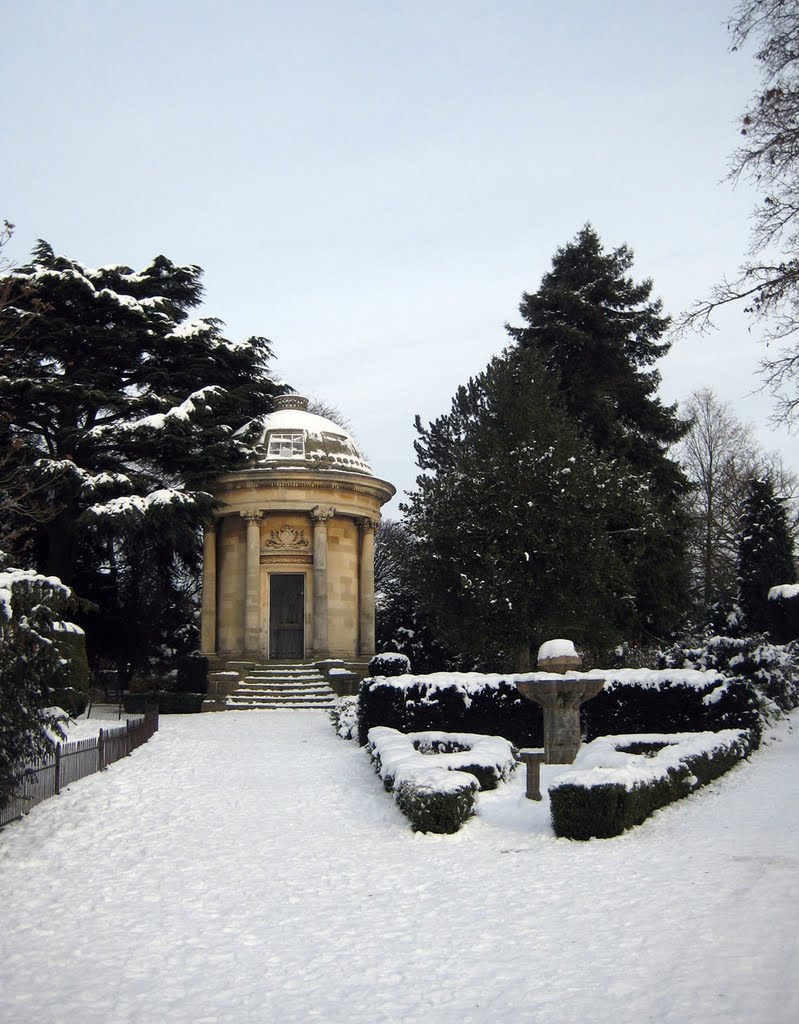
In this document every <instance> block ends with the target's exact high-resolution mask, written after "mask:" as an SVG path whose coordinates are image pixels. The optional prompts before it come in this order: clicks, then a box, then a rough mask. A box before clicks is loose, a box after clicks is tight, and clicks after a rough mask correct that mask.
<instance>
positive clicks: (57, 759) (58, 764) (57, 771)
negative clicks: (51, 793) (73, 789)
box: [55, 743, 61, 796]
mask: <svg viewBox="0 0 799 1024" xmlns="http://www.w3.org/2000/svg"><path fill="white" fill-rule="evenodd" d="M60 792H61V744H60V743H56V745H55V795H56V796H58V795H59V793H60Z"/></svg>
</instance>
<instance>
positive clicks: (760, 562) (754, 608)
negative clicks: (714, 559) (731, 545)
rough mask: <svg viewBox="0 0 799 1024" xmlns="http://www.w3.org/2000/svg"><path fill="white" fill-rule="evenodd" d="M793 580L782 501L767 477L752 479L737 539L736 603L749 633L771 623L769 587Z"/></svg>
mask: <svg viewBox="0 0 799 1024" xmlns="http://www.w3.org/2000/svg"><path fill="white" fill-rule="evenodd" d="M795 581H796V569H795V567H794V560H793V544H792V542H791V537H790V532H789V530H788V517H787V513H786V510H785V502H784V500H782V499H780V498H778V497H777V496H776V495H775V493H774V485H773V484H772V482H771V480H769V479H768V478H766V479H762V480H757V479H754V480H751V481H750V483H749V489H748V493H747V496H746V498H745V500H744V504H743V509H742V512H741V526H740V537H739V541H738V604H739V605H740V607H741V611H742V612H743V615H744V620H745V623H746V627H747V629H748V631H749V632H754V633H762V632H766V631H767V630H768V629H769V628H770V626H771V619H770V615H769V605H768V592H769V590H770V589H771V588H772V587H775V586H779V585H781V584H783V583H794V582H795Z"/></svg>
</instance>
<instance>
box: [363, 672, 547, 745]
mask: <svg viewBox="0 0 799 1024" xmlns="http://www.w3.org/2000/svg"><path fill="white" fill-rule="evenodd" d="M516 678H519V679H527V678H529V676H518V677H517V676H513V675H508V676H502V675H489V674H485V673H480V672H433V673H431V674H430V675H419V676H414V675H404V676H396V677H394V678H391V679H388V678H385V677H383V676H377V677H374V678H371V679H364V681H363V683H362V684H361V690H360V695H359V708H358V713H359V730H358V738H359V742H360V743H361V745H363V744H364V743H366V742H367V736H368V733H369V730H370V729H372V728H373V727H375V726H379V725H384V726H389V727H391V728H393V729H399V731H400V732H418V731H420V730H430V729H440V730H444V731H447V732H466V733H478V734H482V735H488V736H504V737H505V739H508V740H510V741H511V743H513V744H515V745H516V746H517V747H540V746H543V744H544V725H543V716H542V712H541V708H540V707H539V706H538V705H537V704H534V703H533V702H532V701H529V700H525V698H524V697H522V695H521V694H520V693H519V691H518V690H517V689H516V685H515V683H514V680H515V679H516Z"/></svg>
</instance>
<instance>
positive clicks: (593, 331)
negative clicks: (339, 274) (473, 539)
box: [507, 224, 688, 640]
mask: <svg viewBox="0 0 799 1024" xmlns="http://www.w3.org/2000/svg"><path fill="white" fill-rule="evenodd" d="M632 264H633V253H632V250H631V249H629V248H628V247H627V246H626V245H622V246H620V247H619V248H618V249H613V250H611V251H609V252H606V251H605V250H604V248H603V246H602V242H601V241H600V239H599V236H598V235H597V233H596V231H595V230H594V229H593V228H592V227H591V225H590V224H587V225H586V226H585V227H584V228H583V229H582V230H581V231H580V232H578V234H577V236H576V238H575V239H574V241H573V242H571V243H569V244H568V245H565V246H563V247H562V248H559V249H558V250H557V252H556V253H555V255H554V257H553V259H552V269H551V270H550V271H549V272H548V273H547V274H545V275H544V277H543V278H542V281H541V285H540V287H539V289H538V291H536V292H534V293H532V294H527V293H525V294H524V295H523V297H522V302H521V305H520V306H519V310H520V312H521V314H522V318H523V319H524V321H525V323H524V326H522V327H510V326H508V328H507V329H508V331H509V333H510V335H511V337H512V338H513V339H514V340H515V342H516V343H517V344H518V345H519V346H520V347H521V348H523V349H525V350H529V351H530V352H534V353H537V354H538V355H539V357H540V359H541V360H542V361H543V365H544V366H545V368H546V369H547V371H548V372H549V374H550V377H551V380H552V381H553V384H554V387H555V388H556V390H557V392H558V394H559V396H560V399H561V401H562V402H563V404H564V407H565V410H566V412H567V413H568V414H569V416H570V417H571V419H572V421H573V423H574V424H576V426H577V427H578V429H579V431H580V433H581V435H582V436H583V438H584V439H585V440H586V442H588V443H589V444H590V445H591V446H592V447H593V448H594V449H595V450H596V452H597V453H598V454H599V455H600V456H601V457H602V458H604V459H605V460H606V461H608V462H610V463H612V464H613V465H615V466H616V467H617V471H618V472H619V473H620V474H621V475H622V476H625V477H627V480H628V482H627V484H626V490H627V492H628V493H631V492H632V491H633V490H634V491H635V492H636V500H635V501H630V502H623V503H621V504H620V505H619V506H618V507H617V509H616V513H615V515H614V517H613V520H612V521H611V522H610V523H609V524H608V530H607V534H606V536H607V537H608V539H609V541H610V543H611V546H612V548H613V550H614V552H615V554H616V556H617V558H618V559H620V560H621V561H622V562H623V563H624V564H626V565H628V566H629V567H630V568H631V570H632V573H631V579H630V581H629V582H630V590H629V591H628V594H629V595H630V598H631V601H630V605H629V616H630V618H629V623H628V626H627V631H628V632H629V633H630V634H631V635H633V636H634V634H635V633H638V635H639V637H640V638H642V639H644V640H647V639H650V638H662V637H666V636H668V635H670V634H671V633H672V632H673V631H674V630H675V629H676V628H677V627H678V625H679V624H680V623H681V621H682V619H683V617H684V615H685V612H686V609H687V606H688V587H687V579H688V572H687V561H686V551H685V536H686V523H685V512H684V507H683V502H682V498H683V496H684V494H685V493H686V491H687V488H688V482H687V480H686V478H685V476H684V474H683V472H682V470H681V469H680V467H679V465H678V464H677V463H676V462H675V461H674V460H673V459H671V458H670V457H669V449H670V448H671V447H672V446H673V445H674V444H675V443H676V442H677V441H679V440H680V438H681V437H682V436H683V434H684V433H685V431H686V430H687V427H688V424H687V423H684V422H683V421H681V420H680V419H679V417H678V416H677V412H676V409H675V407H674V406H664V405H663V404H662V402H661V401H660V399H659V398H658V397H657V390H658V386H659V383H660V374H659V373H658V371H657V370H656V369H654V368H653V367H654V364H655V363H656V362H657V360H658V359H661V358H662V357H663V356H665V355H666V353H667V352H668V350H669V347H670V343H669V342H668V341H666V340H664V335H665V333H666V331H667V329H668V327H669V318H668V317H667V316H664V315H663V310H662V304H661V302H660V300H659V299H658V300H653V299H652V298H651V293H652V282H651V281H650V280H648V279H645V280H643V281H640V282H635V281H634V280H633V279H632V277H631V276H630V270H631V268H632Z"/></svg>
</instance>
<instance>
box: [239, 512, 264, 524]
mask: <svg viewBox="0 0 799 1024" xmlns="http://www.w3.org/2000/svg"><path fill="white" fill-rule="evenodd" d="M239 515H240V516H241V518H242V519H246V520H247V522H248V523H259V522H260V521H261V520H262V519H263V517H264V514H263V512H239Z"/></svg>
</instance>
